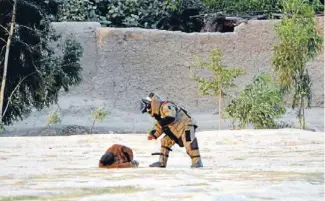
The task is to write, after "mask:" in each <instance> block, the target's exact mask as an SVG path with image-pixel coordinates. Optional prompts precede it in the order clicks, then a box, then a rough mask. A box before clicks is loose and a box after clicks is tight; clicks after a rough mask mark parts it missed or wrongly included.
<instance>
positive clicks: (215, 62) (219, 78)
mask: <svg viewBox="0 0 325 201" xmlns="http://www.w3.org/2000/svg"><path fill="white" fill-rule="evenodd" d="M197 59H198V65H197V66H198V67H199V68H206V69H208V70H210V71H212V72H211V73H212V75H213V77H212V78H205V77H200V76H198V75H196V74H195V73H194V72H193V71H191V75H190V77H191V78H192V79H193V80H195V81H196V82H197V83H198V85H199V89H200V91H201V93H202V95H211V96H216V97H218V112H219V129H220V127H221V110H222V109H221V108H222V107H221V102H222V99H223V97H224V96H227V94H226V93H225V91H227V90H228V89H230V88H233V87H236V85H235V84H234V81H235V79H236V78H237V77H238V76H240V75H243V74H244V71H243V69H242V68H230V67H226V66H224V65H223V63H222V61H221V53H220V50H219V49H215V50H212V51H211V53H210V55H209V60H210V62H204V61H202V60H201V59H199V58H197Z"/></svg>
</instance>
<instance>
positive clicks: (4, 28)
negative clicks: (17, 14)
mask: <svg viewBox="0 0 325 201" xmlns="http://www.w3.org/2000/svg"><path fill="white" fill-rule="evenodd" d="M0 27H1V28H3V30H5V31H6V32H7V34H9V31H8V29H7V28H6V27H4V26H2V25H1V24H0Z"/></svg>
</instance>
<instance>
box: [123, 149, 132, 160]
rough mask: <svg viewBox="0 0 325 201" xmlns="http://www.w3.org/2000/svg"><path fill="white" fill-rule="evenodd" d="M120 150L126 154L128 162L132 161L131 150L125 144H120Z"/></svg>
mask: <svg viewBox="0 0 325 201" xmlns="http://www.w3.org/2000/svg"><path fill="white" fill-rule="evenodd" d="M121 150H122V152H123V153H124V154H125V155H126V158H127V159H128V162H130V161H133V151H132V149H131V148H129V147H127V146H122V148H121Z"/></svg>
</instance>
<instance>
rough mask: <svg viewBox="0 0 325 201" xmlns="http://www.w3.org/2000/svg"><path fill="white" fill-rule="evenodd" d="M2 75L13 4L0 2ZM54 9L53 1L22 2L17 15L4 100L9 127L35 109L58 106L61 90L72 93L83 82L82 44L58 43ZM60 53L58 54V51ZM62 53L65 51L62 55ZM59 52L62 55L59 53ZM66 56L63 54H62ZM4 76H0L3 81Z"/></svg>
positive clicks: (0, 68)
mask: <svg viewBox="0 0 325 201" xmlns="http://www.w3.org/2000/svg"><path fill="white" fill-rule="evenodd" d="M0 4H1V5H0V22H1V25H2V26H3V28H0V38H2V39H4V40H1V39H0V74H1V75H2V73H3V66H4V63H3V58H4V51H1V50H3V49H4V47H5V45H6V44H5V40H6V39H7V38H8V32H7V31H6V29H8V27H9V24H10V21H9V20H10V18H9V17H8V16H10V13H11V10H12V1H11V0H4V1H1V3H0ZM52 9H53V7H51V6H49V2H46V1H38V0H18V1H17V16H16V24H15V30H14V36H13V39H12V43H11V47H10V53H9V54H10V55H9V65H8V73H7V84H6V87H5V97H4V107H5V108H4V118H3V122H4V124H5V125H9V124H12V122H13V121H18V120H22V119H23V118H24V117H26V116H28V114H30V112H31V110H32V108H36V109H37V110H41V109H43V108H44V107H49V106H50V105H52V104H54V103H57V101H58V96H59V91H60V90H61V89H64V90H65V91H68V90H69V88H70V87H71V86H73V85H77V84H79V83H80V82H81V71H82V68H81V66H80V58H81V56H82V53H83V49H82V47H81V45H80V43H78V42H76V41H75V40H74V39H73V38H72V37H70V38H69V37H68V39H67V40H66V41H65V43H64V45H58V46H57V47H55V48H56V49H54V47H53V45H52V44H53V43H55V42H56V41H57V40H58V39H59V38H60V36H59V35H57V34H56V33H55V30H54V29H53V27H51V26H50V22H51V20H52V14H53V12H54V11H53V10H55V9H53V10H52ZM55 50H57V52H55ZM60 50H61V51H62V52H60ZM56 53H59V54H56ZM60 53H62V54H60ZM1 79H2V77H0V80H1Z"/></svg>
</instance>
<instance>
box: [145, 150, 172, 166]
mask: <svg viewBox="0 0 325 201" xmlns="http://www.w3.org/2000/svg"><path fill="white" fill-rule="evenodd" d="M159 155H160V157H159V161H158V162H155V163H152V164H151V165H149V167H161V168H165V167H166V166H167V160H168V151H165V154H163V153H160V154H159Z"/></svg>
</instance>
